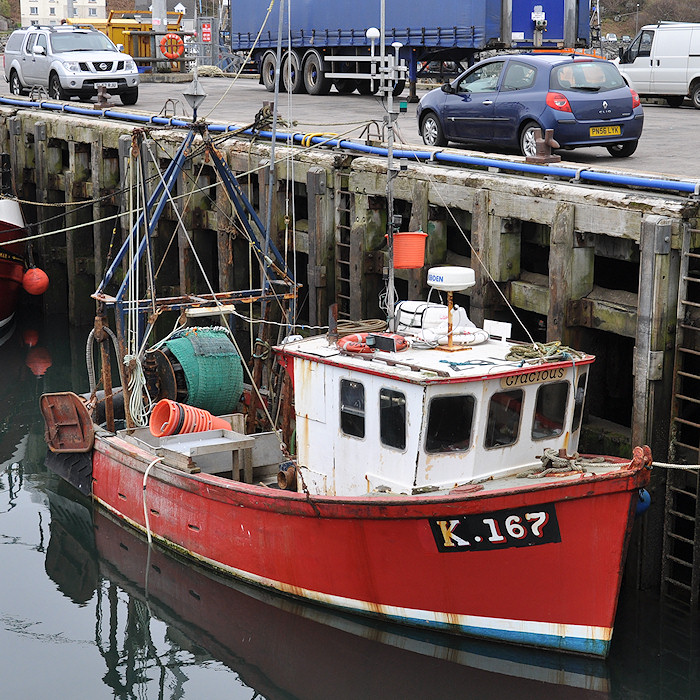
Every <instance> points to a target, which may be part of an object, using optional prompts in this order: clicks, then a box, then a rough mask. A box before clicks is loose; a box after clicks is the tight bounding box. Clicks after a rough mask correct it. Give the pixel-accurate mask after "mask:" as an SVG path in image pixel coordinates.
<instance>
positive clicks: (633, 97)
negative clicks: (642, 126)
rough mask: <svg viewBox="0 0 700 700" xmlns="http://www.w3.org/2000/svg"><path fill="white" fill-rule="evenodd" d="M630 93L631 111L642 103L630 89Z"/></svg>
mask: <svg viewBox="0 0 700 700" xmlns="http://www.w3.org/2000/svg"><path fill="white" fill-rule="evenodd" d="M630 92H631V93H632V109H634V108H635V107H639V106H640V105H641V104H642V101H641V100H640V99H639V95H638V94H637V93H636V92H635V91H634V90H632V89H630Z"/></svg>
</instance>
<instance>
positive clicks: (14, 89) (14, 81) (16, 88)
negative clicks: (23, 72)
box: [10, 70, 24, 95]
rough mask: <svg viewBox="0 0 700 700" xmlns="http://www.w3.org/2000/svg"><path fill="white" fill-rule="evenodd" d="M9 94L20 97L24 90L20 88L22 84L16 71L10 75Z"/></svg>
mask: <svg viewBox="0 0 700 700" xmlns="http://www.w3.org/2000/svg"><path fill="white" fill-rule="evenodd" d="M10 92H11V93H12V94H13V95H21V94H22V93H23V92H24V88H23V87H22V83H21V81H20V79H19V75H17V71H16V70H13V71H12V72H11V73H10Z"/></svg>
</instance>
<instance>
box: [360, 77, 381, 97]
mask: <svg viewBox="0 0 700 700" xmlns="http://www.w3.org/2000/svg"><path fill="white" fill-rule="evenodd" d="M377 90H379V79H376V80H358V81H357V92H359V93H360V95H375V94H376V93H377Z"/></svg>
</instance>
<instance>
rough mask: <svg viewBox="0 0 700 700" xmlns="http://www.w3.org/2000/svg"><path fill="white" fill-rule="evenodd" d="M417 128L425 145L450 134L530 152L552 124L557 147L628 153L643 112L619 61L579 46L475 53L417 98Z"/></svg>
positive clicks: (457, 138)
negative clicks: (560, 50) (473, 59)
mask: <svg viewBox="0 0 700 700" xmlns="http://www.w3.org/2000/svg"><path fill="white" fill-rule="evenodd" d="M417 117H418V129H419V131H420V134H421V136H422V137H423V142H424V143H425V144H426V145H428V146H444V145H446V144H447V142H448V141H458V142H462V143H475V144H476V143H488V144H490V145H493V146H495V147H501V148H510V147H515V148H518V149H519V150H520V152H521V153H522V154H523V155H524V156H530V155H535V152H536V144H535V139H536V138H537V136H538V135H539V132H540V131H541V130H542V129H553V130H554V139H555V141H557V143H558V144H559V146H560V147H561V148H567V149H571V148H583V147H587V146H604V147H605V148H607V149H608V151H609V152H610V155H612V156H614V157H616V158H625V157H627V156H631V155H632V154H633V153H634V152H635V150H636V149H637V142H638V141H639V137H640V136H641V134H642V126H643V124H644V112H643V110H642V106H641V104H640V101H639V96H638V95H637V93H636V92H634V90H631V89H630V88H629V87H628V86H627V84H626V83H625V81H624V79H623V78H622V76H621V75H620V73H619V71H618V70H617V67H616V66H615V65H614V64H613V63H611V62H610V61H607V60H605V59H598V58H595V57H591V56H581V55H576V54H563V55H562V54H517V55H516V54H514V55H503V56H496V57H494V58H489V59H486V60H484V61H480V62H479V63H477V64H476V65H474V66H472V67H471V68H470V69H469V70H467V71H466V72H465V73H463V74H462V75H460V76H459V77H458V78H456V79H455V80H453V81H452V82H451V83H445V84H444V85H443V86H442V87H441V88H437V89H435V90H431V91H430V92H429V93H428V94H427V95H424V96H423V97H422V99H421V101H420V103H419V104H418V110H417Z"/></svg>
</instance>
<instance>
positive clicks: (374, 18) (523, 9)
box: [231, 0, 590, 97]
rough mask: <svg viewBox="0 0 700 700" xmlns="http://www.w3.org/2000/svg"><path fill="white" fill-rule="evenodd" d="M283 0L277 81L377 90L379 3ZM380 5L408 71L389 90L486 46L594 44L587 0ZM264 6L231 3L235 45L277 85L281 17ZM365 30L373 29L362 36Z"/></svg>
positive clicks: (297, 87) (306, 88)
mask: <svg viewBox="0 0 700 700" xmlns="http://www.w3.org/2000/svg"><path fill="white" fill-rule="evenodd" d="M288 1H289V2H290V3H291V5H290V6H289V7H290V12H289V14H288V12H287V9H286V7H287V6H286V5H285V11H284V13H283V18H282V20H283V21H282V32H281V34H282V37H281V42H279V43H280V46H281V53H280V55H281V61H280V62H281V67H282V71H281V74H280V76H281V81H282V84H281V88H282V89H284V90H287V91H291V92H308V93H310V94H312V95H324V94H327V93H328V92H329V91H330V89H331V87H332V86H335V88H336V90H338V91H339V92H341V93H346V94H347V93H351V92H353V90H357V91H358V92H360V94H371V93H373V92H375V91H376V90H377V88H378V86H379V81H378V80H377V70H378V69H377V61H378V58H379V55H380V54H381V53H382V51H381V47H379V46H378V40H377V38H376V36H377V32H376V27H379V26H380V25H381V17H380V0H354V1H353V2H349V3H347V4H346V3H338V2H328V0H288ZM384 5H385V33H384V36H385V44H386V47H385V51H384V53H385V54H386V55H388V56H392V57H394V58H395V59H396V63H397V65H398V64H399V63H400V65H401V66H402V68H403V71H404V73H403V76H404V79H401V80H398V81H397V83H396V84H395V87H394V94H398V93H399V92H400V91H401V90H402V89H403V87H404V82H405V79H408V81H409V84H410V88H411V96H412V97H414V96H415V84H416V80H417V76H418V74H419V71H420V70H421V68H422V67H424V66H429V65H430V64H431V63H433V62H440V63H441V64H443V63H445V62H453V63H456V64H458V65H459V64H461V63H464V62H466V63H467V64H468V65H471V64H472V63H473V62H474V60H475V58H476V57H477V55H478V54H479V53H480V52H482V51H485V50H507V49H518V50H528V49H556V50H559V49H563V48H584V47H587V46H588V45H589V44H590V23H589V14H590V0H537V4H535V3H534V2H527V1H526V0H525V1H523V0H518V1H517V2H514V0H442V1H441V2H438V4H437V5H433V4H432V3H426V2H425V1H424V0H385V2H384ZM268 7H269V3H267V2H261V1H260V0H258V1H257V2H234V3H232V4H231V50H232V51H234V52H235V51H243V52H246V53H247V52H249V51H251V49H252V55H251V58H252V59H253V60H254V61H255V63H256V64H257V67H258V70H259V72H260V82H261V84H263V85H264V86H265V87H266V88H267V89H268V90H269V91H273V90H274V89H275V76H276V70H277V60H278V59H277V48H278V39H279V37H278V34H279V31H278V28H279V26H280V24H279V19H278V16H275V13H270V12H268ZM288 17H289V18H290V19H289V22H288V21H287V19H288ZM261 28H262V31H261ZM370 28H375V31H374V32H370V33H369V36H368V32H367V30H368V29H370ZM258 34H260V36H259V38H258ZM256 38H257V42H256ZM290 38H291V47H290ZM398 44H400V47H399V46H398ZM288 61H291V66H289V65H288Z"/></svg>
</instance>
